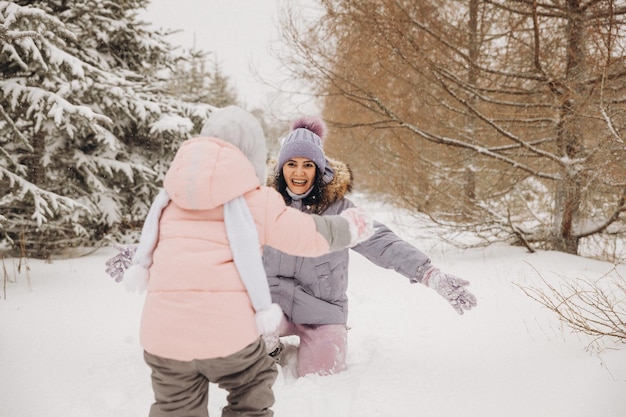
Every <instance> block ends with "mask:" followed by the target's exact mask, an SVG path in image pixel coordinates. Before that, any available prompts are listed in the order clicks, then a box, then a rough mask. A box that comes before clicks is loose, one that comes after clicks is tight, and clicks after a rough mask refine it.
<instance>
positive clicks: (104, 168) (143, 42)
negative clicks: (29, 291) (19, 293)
mask: <svg viewBox="0 0 626 417" xmlns="http://www.w3.org/2000/svg"><path fill="white" fill-rule="evenodd" d="M147 3H148V2H147V0H124V1H118V2H111V1H104V0H78V1H71V2H70V1H60V0H58V1H14V2H6V1H0V19H1V20H0V42H1V44H2V50H3V52H4V53H3V54H2V55H0V71H1V72H2V79H1V80H0V161H1V163H0V195H1V196H2V197H0V213H1V214H0V232H1V235H0V243H2V245H3V246H4V247H5V248H7V249H10V250H12V251H13V254H16V250H17V249H18V248H20V249H21V252H20V254H21V255H26V256H32V257H50V256H53V255H56V254H58V253H60V252H62V251H64V250H66V249H67V248H71V247H84V246H94V245H97V243H98V242H101V241H102V239H103V238H104V237H106V236H115V235H116V233H121V232H123V229H124V226H125V225H126V227H128V226H132V225H133V224H134V223H137V222H140V221H141V220H143V218H144V217H145V214H146V212H147V208H148V207H149V204H150V202H151V200H152V198H153V196H154V193H155V191H156V189H157V187H158V186H159V185H160V180H161V175H162V173H163V170H164V169H165V167H167V165H168V163H169V161H170V160H171V158H172V157H173V154H174V152H175V149H176V148H177V147H178V144H179V143H180V142H181V141H182V140H184V139H186V138H188V137H189V135H190V134H192V133H193V130H194V126H195V127H196V128H197V127H198V126H200V125H201V124H202V123H203V121H204V120H206V118H207V117H208V115H209V113H210V111H211V109H212V107H211V106H209V105H200V104H192V103H185V102H183V101H181V100H177V99H175V98H174V97H172V96H171V95H168V94H166V93H165V88H164V85H165V80H162V79H160V78H159V74H160V72H162V71H167V70H168V66H170V65H172V63H173V62H174V55H173V48H172V47H171V45H169V44H168V43H167V42H166V41H165V40H164V36H165V34H164V33H162V32H159V31H150V30H148V29H147V28H148V25H147V24H146V23H142V22H140V21H138V19H137V12H138V10H140V9H141V8H143V7H145V5H146V4H147Z"/></svg>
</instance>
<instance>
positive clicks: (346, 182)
mask: <svg viewBox="0 0 626 417" xmlns="http://www.w3.org/2000/svg"><path fill="white" fill-rule="evenodd" d="M326 160H327V164H328V165H329V166H330V167H331V168H332V170H333V171H334V173H335V176H334V178H333V179H332V180H331V181H330V182H329V183H328V184H326V185H325V186H324V187H323V190H322V193H323V194H324V196H323V198H322V200H323V201H326V202H327V205H331V204H333V203H334V202H336V201H338V200H341V199H342V198H344V197H346V196H347V195H348V194H349V193H350V192H351V191H352V185H353V182H354V177H353V175H352V170H351V169H350V167H349V166H348V165H347V164H346V163H344V162H342V161H338V160H336V159H332V158H328V157H327V158H326ZM276 168H277V161H276V159H274V158H272V159H270V160H269V161H268V164H267V173H268V175H267V186H268V187H272V188H274V189H276V174H277V172H276ZM313 211H314V212H319V211H318V210H313ZM321 211H323V209H322V210H321Z"/></svg>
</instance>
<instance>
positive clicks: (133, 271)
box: [123, 264, 150, 294]
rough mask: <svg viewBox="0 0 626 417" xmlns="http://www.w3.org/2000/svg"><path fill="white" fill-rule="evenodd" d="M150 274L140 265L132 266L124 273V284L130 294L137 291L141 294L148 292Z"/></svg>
mask: <svg viewBox="0 0 626 417" xmlns="http://www.w3.org/2000/svg"><path fill="white" fill-rule="evenodd" d="M149 276H150V272H149V271H148V269H147V268H146V267H145V266H143V265H139V264H135V265H132V266H131V267H130V268H128V269H127V270H126V272H125V273H124V280H123V281H124V284H125V286H126V290H127V291H129V292H135V291H137V292H138V293H139V294H141V293H143V292H145V291H146V289H147V288H148V278H149Z"/></svg>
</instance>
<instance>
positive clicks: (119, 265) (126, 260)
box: [106, 243, 137, 282]
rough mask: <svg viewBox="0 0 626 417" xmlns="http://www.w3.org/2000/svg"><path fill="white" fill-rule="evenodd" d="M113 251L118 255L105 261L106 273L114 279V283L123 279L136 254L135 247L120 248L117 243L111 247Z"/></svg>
mask: <svg viewBox="0 0 626 417" xmlns="http://www.w3.org/2000/svg"><path fill="white" fill-rule="evenodd" d="M113 246H114V247H115V249H117V250H119V251H120V253H118V254H117V255H115V256H113V257H111V258H109V259H107V261H106V267H107V268H106V273H107V274H109V275H110V276H111V278H113V279H115V282H120V281H121V280H122V278H123V277H124V272H126V270H127V269H128V268H129V267H130V265H131V262H132V260H133V256H135V252H137V246H121V245H118V244H117V243H116V244H114V245H113Z"/></svg>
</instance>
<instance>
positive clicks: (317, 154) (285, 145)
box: [276, 116, 326, 173]
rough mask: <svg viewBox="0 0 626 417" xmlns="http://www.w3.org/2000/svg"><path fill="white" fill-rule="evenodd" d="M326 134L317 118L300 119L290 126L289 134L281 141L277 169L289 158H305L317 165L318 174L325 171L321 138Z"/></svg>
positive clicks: (322, 123)
mask: <svg viewBox="0 0 626 417" xmlns="http://www.w3.org/2000/svg"><path fill="white" fill-rule="evenodd" d="M325 134H326V125H325V124H324V121H323V120H322V119H321V118H319V117H317V116H309V117H306V116H305V117H301V118H299V119H297V120H296V121H294V122H293V124H292V125H291V132H290V133H289V134H288V135H287V136H286V137H285V138H284V139H283V141H282V147H281V148H280V152H279V153H278V165H277V167H276V168H277V169H279V170H280V169H282V168H283V165H285V163H286V162H287V161H288V160H290V159H291V158H297V157H300V158H307V159H310V160H311V161H313V162H314V163H315V165H317V168H318V169H319V170H320V172H322V173H323V172H325V171H326V155H325V154H324V147H323V138H324V135H325Z"/></svg>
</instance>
